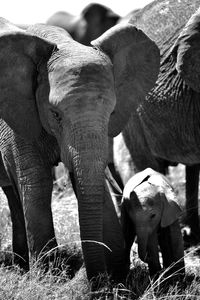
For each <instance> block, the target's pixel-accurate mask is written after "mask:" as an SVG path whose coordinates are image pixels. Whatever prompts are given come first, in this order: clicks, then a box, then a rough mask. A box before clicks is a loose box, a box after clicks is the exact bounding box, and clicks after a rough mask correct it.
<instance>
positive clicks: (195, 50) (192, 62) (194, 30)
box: [175, 9, 200, 92]
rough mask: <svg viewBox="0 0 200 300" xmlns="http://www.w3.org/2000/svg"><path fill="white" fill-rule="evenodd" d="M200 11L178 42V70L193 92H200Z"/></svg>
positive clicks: (176, 45) (191, 20) (193, 17)
mask: <svg viewBox="0 0 200 300" xmlns="http://www.w3.org/2000/svg"><path fill="white" fill-rule="evenodd" d="M199 41H200V9H198V10H197V12H196V13H195V14H194V15H193V16H192V17H191V18H190V20H189V22H188V23H187V24H186V26H185V28H184V29H183V31H182V32H181V34H180V36H179V38H178V39H177V41H176V44H175V47H176V49H177V63H176V69H177V71H178V72H179V74H180V75H181V77H182V78H183V80H184V81H185V82H186V84H187V85H189V86H190V87H191V88H192V89H193V90H195V91H196V92H200V43H199Z"/></svg>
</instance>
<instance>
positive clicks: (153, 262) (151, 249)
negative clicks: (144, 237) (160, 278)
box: [147, 231, 161, 277]
mask: <svg viewBox="0 0 200 300" xmlns="http://www.w3.org/2000/svg"><path fill="white" fill-rule="evenodd" d="M147 263H148V266H149V273H150V276H151V277H152V276H154V275H156V273H158V272H160V270H161V265H160V260H159V251H158V235H157V232H156V231H155V232H153V233H152V234H151V235H150V236H149V238H148V243H147Z"/></svg>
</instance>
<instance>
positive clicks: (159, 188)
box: [121, 168, 185, 276]
mask: <svg viewBox="0 0 200 300" xmlns="http://www.w3.org/2000/svg"><path fill="white" fill-rule="evenodd" d="M176 201H177V199H176V196H175V194H174V192H173V188H172V187H171V185H170V184H169V183H168V181H167V179H166V178H165V176H164V175H162V174H160V173H158V172H155V171H154V170H152V169H150V168H147V169H145V170H144V171H142V172H139V173H137V174H136V175H134V176H133V177H131V178H130V179H129V181H128V182H127V184H126V185H125V188H124V191H123V198H122V204H121V222H122V228H123V232H124V236H125V245H126V259H127V261H130V249H131V246H132V244H133V242H134V239H135V236H137V242H138V254H139V257H140V259H141V260H143V261H144V262H147V263H148V265H149V272H150V275H151V276H153V275H155V274H156V273H157V272H159V271H160V270H161V265H160V261H159V249H158V246H160V247H161V252H162V256H163V267H164V268H168V267H169V266H170V265H171V264H174V263H176V264H175V265H174V267H173V268H170V273H171V274H173V273H174V272H175V271H178V273H179V274H182V275H183V274H184V272H185V268H184V259H183V257H184V248H183V239H182V235H181V229H180V226H179V222H178V217H179V215H180V213H181V209H180V208H179V206H178V204H177V202H176ZM168 275H169V274H168Z"/></svg>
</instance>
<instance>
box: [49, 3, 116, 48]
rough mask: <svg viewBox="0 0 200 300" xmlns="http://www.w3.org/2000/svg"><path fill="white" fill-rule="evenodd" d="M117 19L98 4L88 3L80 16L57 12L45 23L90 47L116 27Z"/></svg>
mask: <svg viewBox="0 0 200 300" xmlns="http://www.w3.org/2000/svg"><path fill="white" fill-rule="evenodd" d="M119 18H120V16H119V15H118V14H116V13H114V12H113V11H112V10H111V9H110V8H108V7H106V6H104V5H101V4H98V3H90V4H89V5H87V6H86V7H85V8H84V9H83V11H82V12H81V14H80V16H73V15H71V14H70V13H68V12H64V11H59V12H56V13H55V14H53V15H52V16H51V17H50V18H49V19H48V20H47V22H46V23H47V24H49V25H54V26H59V27H61V28H64V29H65V30H67V32H69V33H70V34H71V36H72V37H73V38H74V39H75V40H76V41H78V42H80V43H82V44H84V45H90V42H91V41H92V40H94V39H96V38H98V37H99V36H100V35H101V34H103V33H104V32H105V31H106V30H108V29H109V28H111V27H112V26H114V25H116V23H117V22H118V20H119Z"/></svg>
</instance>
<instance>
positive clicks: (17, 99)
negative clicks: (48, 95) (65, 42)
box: [0, 18, 55, 139]
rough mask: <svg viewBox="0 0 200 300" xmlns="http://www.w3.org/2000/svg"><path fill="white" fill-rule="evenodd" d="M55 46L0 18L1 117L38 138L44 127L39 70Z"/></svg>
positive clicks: (19, 131)
mask: <svg viewBox="0 0 200 300" xmlns="http://www.w3.org/2000/svg"><path fill="white" fill-rule="evenodd" d="M54 48H55V45H54V44H52V43H50V42H48V41H46V40H43V39H41V38H39V37H37V36H34V35H30V34H28V33H26V32H25V31H23V30H21V29H19V28H18V27H16V26H15V25H13V24H11V23H9V22H8V21H6V20H5V19H2V18H0V78H1V79H0V117H1V118H2V119H4V120H5V121H6V123H7V124H8V125H9V126H10V127H11V128H12V129H13V130H14V131H15V132H16V133H18V134H19V135H21V136H22V137H25V138H28V139H34V138H37V137H38V136H39V134H40V132H41V129H42V125H41V123H40V119H39V115H38V112H37V107H36V103H35V89H36V83H37V73H38V69H39V65H40V64H41V63H43V62H44V63H46V62H47V60H48V59H49V57H50V56H51V53H52V51H53V49H54Z"/></svg>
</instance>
